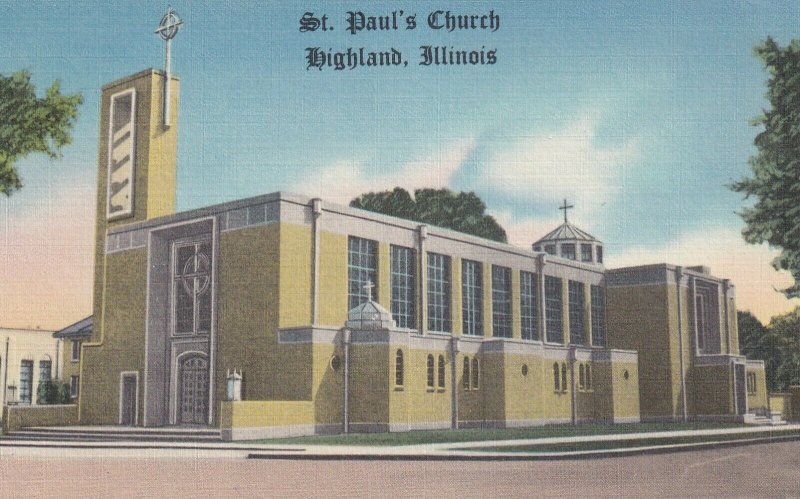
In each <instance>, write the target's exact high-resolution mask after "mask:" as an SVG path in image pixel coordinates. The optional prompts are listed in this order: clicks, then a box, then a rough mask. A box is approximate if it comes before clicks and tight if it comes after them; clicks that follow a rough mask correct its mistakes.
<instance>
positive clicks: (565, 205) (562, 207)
mask: <svg viewBox="0 0 800 499" xmlns="http://www.w3.org/2000/svg"><path fill="white" fill-rule="evenodd" d="M570 208H575V205H571V204H570V205H568V204H567V200H566V199H565V200H564V204H563V205H561V206H559V207H558V209H559V210H564V223H567V210H568V209H570Z"/></svg>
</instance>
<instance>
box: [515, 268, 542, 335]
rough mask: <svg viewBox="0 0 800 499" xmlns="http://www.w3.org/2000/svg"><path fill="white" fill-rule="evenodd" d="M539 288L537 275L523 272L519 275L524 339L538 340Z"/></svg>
mask: <svg viewBox="0 0 800 499" xmlns="http://www.w3.org/2000/svg"><path fill="white" fill-rule="evenodd" d="M538 295H539V294H538V293H537V286H536V274H532V273H530V272H525V271H522V272H520V273H519V301H520V307H519V309H520V317H521V319H522V339H523V340H538V339H539V331H538V330H537V321H538V311H537V306H536V302H537V298H538Z"/></svg>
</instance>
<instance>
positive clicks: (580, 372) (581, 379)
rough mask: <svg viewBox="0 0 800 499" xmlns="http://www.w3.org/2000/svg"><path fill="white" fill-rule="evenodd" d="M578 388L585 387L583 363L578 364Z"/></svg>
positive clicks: (583, 388) (582, 388)
mask: <svg viewBox="0 0 800 499" xmlns="http://www.w3.org/2000/svg"><path fill="white" fill-rule="evenodd" d="M578 388H579V389H581V390H585V389H586V368H584V367H583V364H581V365H579V366H578Z"/></svg>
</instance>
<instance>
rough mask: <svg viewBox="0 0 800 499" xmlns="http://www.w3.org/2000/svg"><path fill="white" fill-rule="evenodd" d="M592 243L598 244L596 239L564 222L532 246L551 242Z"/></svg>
mask: <svg viewBox="0 0 800 499" xmlns="http://www.w3.org/2000/svg"><path fill="white" fill-rule="evenodd" d="M565 240H568V241H592V242H599V241H598V239H597V238H596V237H594V236H593V235H591V234H589V233H588V232H586V231H583V230H581V229H579V228H577V227H575V226H574V225H572V224H571V223H569V222H564V223H563V224H561V225H559V226H558V227H556V228H555V229H554V230H552V231H550V232H548V233H547V234H546V235H545V236H544V237H542V238H541V239H539V240H538V241H536V242H535V243H533V244H542V243H547V242H552V241H565Z"/></svg>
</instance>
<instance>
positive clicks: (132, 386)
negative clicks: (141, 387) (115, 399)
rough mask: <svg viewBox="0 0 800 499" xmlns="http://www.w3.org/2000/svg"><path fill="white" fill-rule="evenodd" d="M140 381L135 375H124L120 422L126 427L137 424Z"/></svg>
mask: <svg viewBox="0 0 800 499" xmlns="http://www.w3.org/2000/svg"><path fill="white" fill-rule="evenodd" d="M138 383H139V381H138V380H137V379H136V375H135V374H123V375H122V395H121V397H120V398H121V406H120V417H119V420H120V421H119V422H120V424H122V425H124V426H134V425H135V424H136V392H137V391H138V390H137V385H138Z"/></svg>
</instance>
